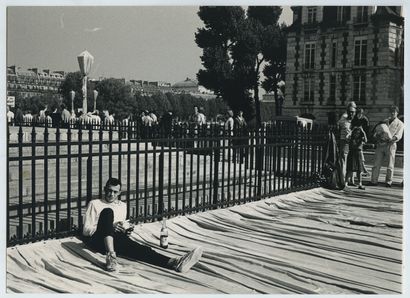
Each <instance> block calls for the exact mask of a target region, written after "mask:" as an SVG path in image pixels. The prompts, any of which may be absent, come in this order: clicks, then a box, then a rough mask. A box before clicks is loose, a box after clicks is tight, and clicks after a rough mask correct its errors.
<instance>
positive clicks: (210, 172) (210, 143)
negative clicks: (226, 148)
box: [207, 124, 218, 209]
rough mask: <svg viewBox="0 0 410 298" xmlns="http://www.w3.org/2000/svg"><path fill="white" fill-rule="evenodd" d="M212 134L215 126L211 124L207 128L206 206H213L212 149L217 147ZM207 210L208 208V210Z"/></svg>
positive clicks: (213, 157)
mask: <svg viewBox="0 0 410 298" xmlns="http://www.w3.org/2000/svg"><path fill="white" fill-rule="evenodd" d="M214 132H215V126H214V125H213V124H211V125H210V127H209V135H208V136H209V140H208V143H207V144H208V145H207V146H208V147H209V150H210V152H209V200H208V204H209V205H210V204H213V174H214V172H213V168H214V159H215V156H214V150H213V149H212V148H214V147H216V148H217V147H218V146H216V144H215V140H214ZM208 209H209V208H208Z"/></svg>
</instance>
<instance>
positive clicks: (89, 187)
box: [87, 125, 93, 204]
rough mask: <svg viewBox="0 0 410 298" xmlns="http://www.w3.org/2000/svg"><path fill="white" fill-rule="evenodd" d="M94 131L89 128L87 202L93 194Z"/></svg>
mask: <svg viewBox="0 0 410 298" xmlns="http://www.w3.org/2000/svg"><path fill="white" fill-rule="evenodd" d="M92 179H93V131H92V128H91V125H90V126H89V129H88V158H87V204H88V202H89V201H90V200H91V197H92V195H93V180H92Z"/></svg>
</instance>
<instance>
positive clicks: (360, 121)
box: [352, 108, 370, 183]
mask: <svg viewBox="0 0 410 298" xmlns="http://www.w3.org/2000/svg"><path fill="white" fill-rule="evenodd" d="M355 127H361V128H362V129H363V132H364V133H365V135H366V139H367V138H368V136H369V128H370V124H369V119H368V118H367V117H366V116H365V115H364V111H363V109H362V108H358V109H357V110H356V115H355V116H354V117H353V119H352V130H353V129H354V128H355ZM366 142H367V141H366ZM360 154H361V157H360V159H361V162H362V169H363V170H362V175H364V176H366V177H368V176H370V173H369V171H367V169H366V167H365V165H364V162H365V159H364V154H363V150H360ZM358 178H359V177H358ZM359 181H361V180H359ZM352 183H353V182H352Z"/></svg>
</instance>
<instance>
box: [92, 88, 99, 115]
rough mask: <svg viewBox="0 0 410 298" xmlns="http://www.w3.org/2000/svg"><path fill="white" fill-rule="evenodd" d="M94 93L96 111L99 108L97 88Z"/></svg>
mask: <svg viewBox="0 0 410 298" xmlns="http://www.w3.org/2000/svg"><path fill="white" fill-rule="evenodd" d="M93 94H94V111H96V110H97V96H98V91H97V90H94V91H93Z"/></svg>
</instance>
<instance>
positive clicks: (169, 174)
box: [168, 141, 192, 217]
mask: <svg viewBox="0 0 410 298" xmlns="http://www.w3.org/2000/svg"><path fill="white" fill-rule="evenodd" d="M175 144H176V143H175ZM171 147H172V144H171V142H170V141H169V142H168V212H170V211H171V209H172V204H171V203H172V170H171V169H172V162H171V161H172V148H171ZM191 164H192V163H191ZM191 174H192V171H191ZM191 194H192V192H191ZM168 217H169V216H168Z"/></svg>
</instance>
